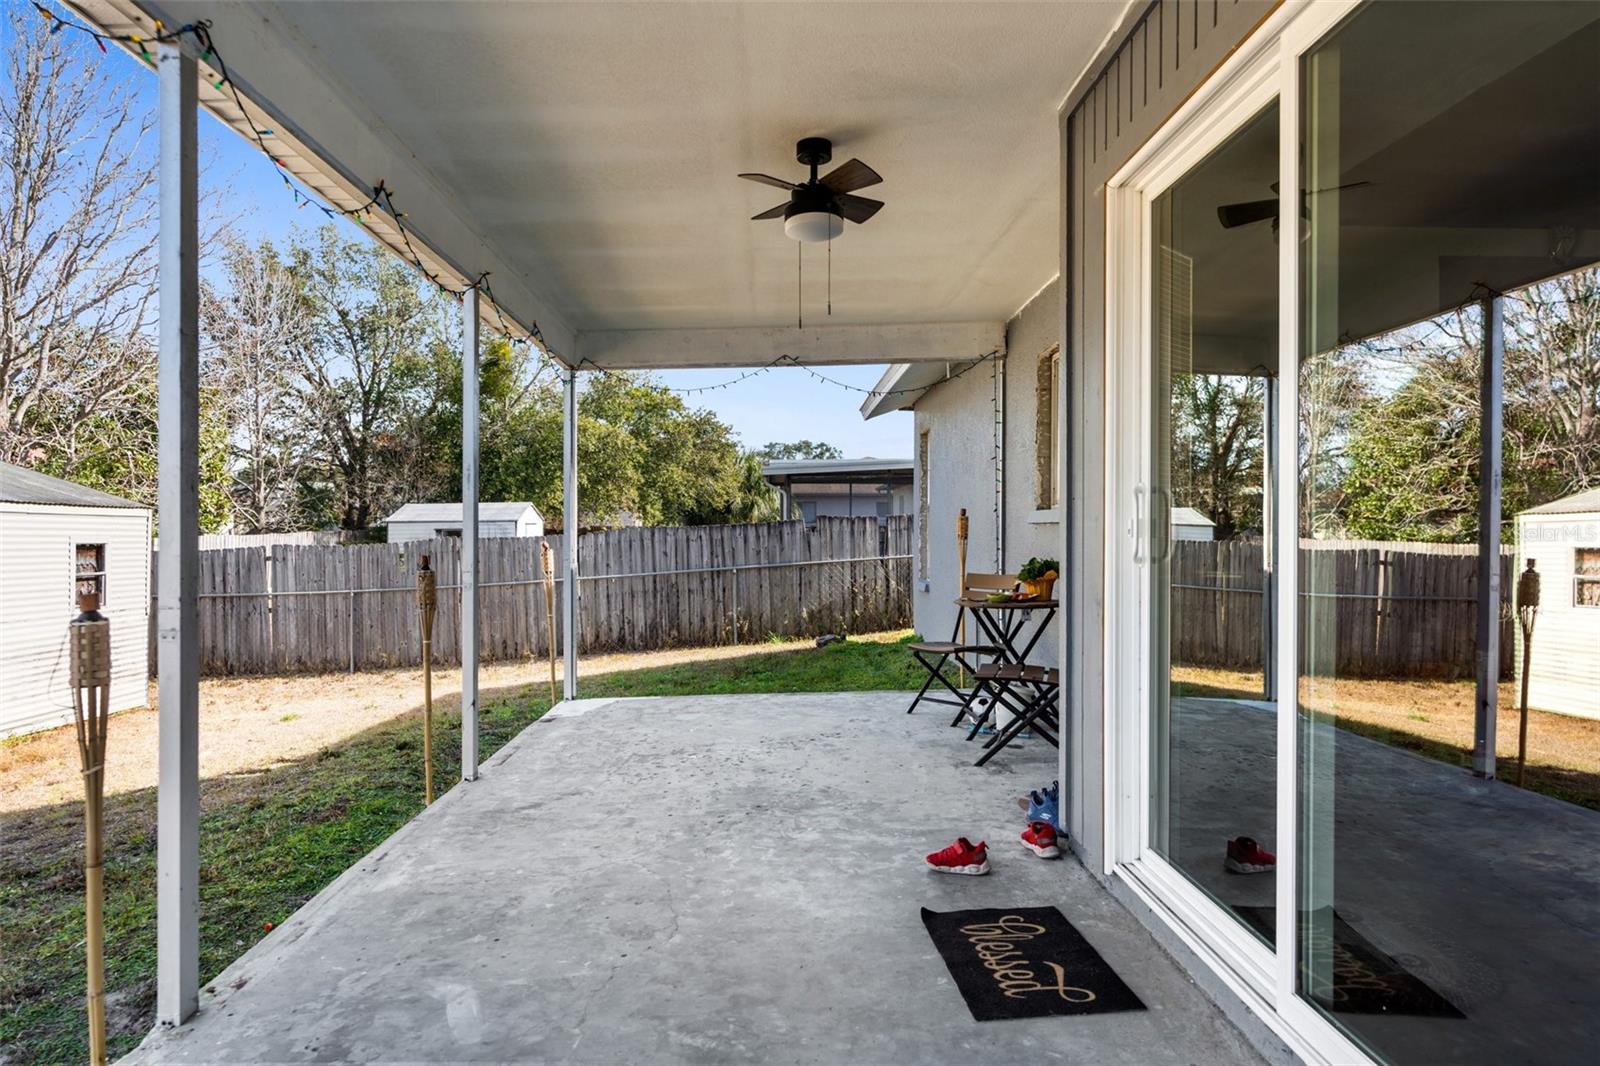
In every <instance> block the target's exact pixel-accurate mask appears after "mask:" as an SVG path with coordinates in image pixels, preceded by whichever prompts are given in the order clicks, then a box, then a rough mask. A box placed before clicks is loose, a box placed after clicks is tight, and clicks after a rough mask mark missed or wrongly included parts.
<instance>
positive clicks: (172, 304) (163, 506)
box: [156, 43, 200, 1025]
mask: <svg viewBox="0 0 1600 1066" xmlns="http://www.w3.org/2000/svg"><path fill="white" fill-rule="evenodd" d="M156 55H157V64H156V67H157V78H158V80H159V82H160V88H159V99H158V104H157V109H158V112H159V126H160V131H161V140H160V149H159V150H160V171H159V173H160V185H159V190H158V197H159V202H160V212H161V214H160V218H161V234H160V242H159V251H158V257H159V258H158V271H159V273H158V291H159V301H160V325H159V345H160V356H159V359H160V363H159V384H158V397H159V399H158V403H159V416H158V417H159V423H158V428H159V436H158V441H159V443H158V445H157V452H158V464H159V469H160V486H159V492H158V494H159V503H160V521H161V529H160V533H161V558H160V563H159V569H158V575H157V584H156V596H157V599H156V619H157V653H156V676H157V679H158V685H159V693H160V695H159V701H158V706H159V711H158V723H159V728H160V741H159V751H158V756H157V767H158V770H159V774H160V777H159V786H158V789H157V802H156V828H157V833H156V840H157V845H156V1018H157V1020H158V1021H160V1022H161V1023H162V1024H165V1025H179V1024H181V1023H183V1022H184V1021H186V1020H187V1019H188V1018H189V1016H190V1015H192V1014H193V1013H194V1012H195V1010H196V1008H197V1007H198V1006H199V992H200V741H199V726H200V606H199V603H200V601H199V591H200V580H199V579H200V551H199V548H200V541H199V535H200V527H199V520H200V468H199V460H198V453H199V443H200V330H199V307H200V302H199V293H200V288H199V273H198V264H199V258H200V248H199V239H198V225H199V222H198V212H197V209H196V199H197V195H198V192H197V190H198V176H199V171H198V169H197V166H196V158H197V156H196V150H195V144H196V140H195V137H196V131H195V111H196V82H195V78H196V71H195V62H194V60H193V59H192V58H190V57H188V56H186V55H184V54H183V53H182V52H181V51H180V50H179V48H178V46H177V45H176V44H172V43H167V44H158V45H156Z"/></svg>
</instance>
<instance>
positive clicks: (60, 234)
mask: <svg viewBox="0 0 1600 1066" xmlns="http://www.w3.org/2000/svg"><path fill="white" fill-rule="evenodd" d="M26 11H27V9H26V8H25V7H24V6H23V5H16V6H15V7H14V8H13V9H12V12H13V13H12V14H11V16H10V17H11V21H12V34H13V40H14V43H13V46H12V47H11V48H10V49H9V50H8V52H7V54H6V61H5V75H6V82H5V84H4V85H0V168H3V173H0V459H4V460H6V461H9V462H26V461H29V460H38V459H40V458H42V457H44V456H56V457H60V456H62V455H70V454H72V453H73V452H74V451H75V445H76V443H77V438H78V436H79V434H80V432H81V430H82V428H83V427H84V425H85V424H86V423H87V422H88V421H90V420H91V419H93V418H95V417H97V416H98V415H100V414H102V413H103V412H105V411H107V410H113V409H116V408H118V407H120V406H123V405H126V404H128V403H130V402H131V401H132V400H133V399H134V398H135V397H136V396H137V395H138V394H139V393H140V392H141V390H145V389H147V387H148V384H149V382H148V362H147V361H148V360H149V358H150V355H151V352H150V348H149V346H148V345H147V344H145V343H143V342H142V338H141V336H140V334H141V333H142V331H143V330H144V329H145V327H146V325H147V324H148V316H149V312H150V310H151V301H152V297H153V296H154V293H155V257H154V254H153V248H152V246H151V241H150V231H151V223H152V221H153V218H154V213H155V202H154V196H153V194H152V193H153V185H154V181H155V162H154V158H153V152H151V151H150V150H149V148H148V146H147V144H146V143H145V142H146V138H147V135H148V134H149V131H150V116H149V115H148V114H140V113H138V109H136V108H135V106H134V101H133V99H132V96H131V94H130V93H129V92H128V91H127V89H126V87H125V86H124V85H123V84H122V83H121V82H120V81H118V80H117V79H114V78H112V77H110V76H108V75H107V74H106V73H105V72H104V71H102V70H101V68H100V65H99V63H98V56H97V54H96V53H94V52H93V51H92V49H91V48H90V47H89V46H87V44H86V42H84V41H82V40H81V39H79V37H78V35H76V34H51V33H50V32H49V31H48V28H47V27H46V26H45V25H44V24H43V23H42V22H41V21H40V20H39V19H36V18H30V17H28V15H27V14H26V13H25V12H26Z"/></svg>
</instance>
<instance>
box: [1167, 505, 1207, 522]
mask: <svg viewBox="0 0 1600 1066" xmlns="http://www.w3.org/2000/svg"><path fill="white" fill-rule="evenodd" d="M1172 524H1173V525H1175V526H1214V525H1216V523H1215V522H1213V521H1212V520H1211V519H1209V518H1207V517H1206V516H1205V515H1203V514H1201V513H1200V512H1199V511H1197V510H1195V509H1194V508H1193V507H1174V508H1173V509H1172Z"/></svg>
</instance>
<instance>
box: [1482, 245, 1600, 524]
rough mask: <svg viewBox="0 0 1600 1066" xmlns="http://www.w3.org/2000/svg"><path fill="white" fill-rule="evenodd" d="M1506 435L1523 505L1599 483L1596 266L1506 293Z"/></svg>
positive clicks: (1599, 278) (1599, 290)
mask: <svg viewBox="0 0 1600 1066" xmlns="http://www.w3.org/2000/svg"><path fill="white" fill-rule="evenodd" d="M1505 373H1506V385H1505V388H1506V397H1507V410H1506V436H1507V438H1508V439H1509V440H1510V442H1511V443H1512V444H1513V445H1514V447H1515V450H1516V454H1517V456H1518V460H1519V461H1520V462H1521V463H1522V464H1523V465H1524V466H1525V467H1526V468H1527V469H1526V470H1524V471H1522V472H1521V475H1522V477H1523V479H1524V480H1526V481H1528V482H1529V483H1530V498H1529V500H1527V501H1525V502H1526V503H1528V504H1530V505H1531V504H1537V503H1543V502H1545V499H1547V498H1555V497H1557V496H1561V495H1565V494H1566V493H1570V492H1576V491H1578V490H1580V489H1586V488H1590V487H1593V486H1595V485H1600V267H1590V268H1588V269H1585V270H1578V271H1574V272H1573V273H1570V274H1563V275H1562V276H1560V277H1558V278H1554V279H1552V280H1550V281H1545V282H1541V283H1539V284H1537V285H1532V286H1529V287H1528V288H1526V289H1523V290H1521V291H1520V292H1518V293H1515V294H1513V296H1512V298H1511V299H1509V300H1508V301H1507V305H1506V362H1505Z"/></svg>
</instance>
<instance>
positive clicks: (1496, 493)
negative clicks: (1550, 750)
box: [1472, 293, 1505, 778]
mask: <svg viewBox="0 0 1600 1066" xmlns="http://www.w3.org/2000/svg"><path fill="white" fill-rule="evenodd" d="M1482 306H1483V363H1482V370H1481V375H1480V380H1479V385H1478V403H1479V405H1480V410H1479V416H1478V445H1479V452H1478V471H1479V474H1478V655H1477V667H1478V671H1477V673H1478V698H1477V705H1476V714H1475V715H1474V721H1473V741H1472V772H1473V773H1474V774H1476V775H1477V776H1479V777H1489V778H1492V777H1494V774H1495V766H1494V763H1495V726H1496V724H1497V722H1498V717H1499V710H1500V699H1499V691H1500V482H1501V475H1502V470H1501V460H1502V457H1501V450H1500V437H1501V433H1502V431H1503V429H1504V426H1503V419H1502V417H1501V403H1500V400H1501V397H1502V395H1503V393H1504V391H1505V389H1504V385H1505V299H1504V297H1502V296H1500V295H1499V294H1498V293H1497V294H1495V295H1494V296H1491V297H1489V298H1488V299H1486V300H1484V301H1483V305H1482Z"/></svg>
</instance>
